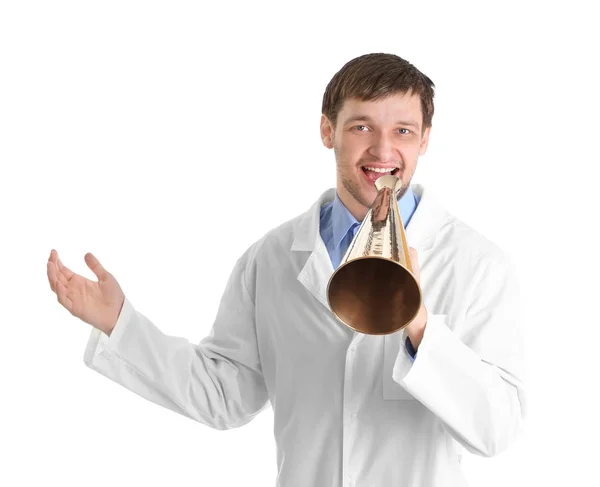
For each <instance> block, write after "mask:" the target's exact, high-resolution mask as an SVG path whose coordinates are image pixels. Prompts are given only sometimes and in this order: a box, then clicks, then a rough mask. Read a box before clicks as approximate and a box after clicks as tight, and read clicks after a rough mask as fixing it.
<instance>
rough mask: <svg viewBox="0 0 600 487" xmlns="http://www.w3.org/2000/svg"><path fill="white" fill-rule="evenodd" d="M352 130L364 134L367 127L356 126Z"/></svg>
mask: <svg viewBox="0 0 600 487" xmlns="http://www.w3.org/2000/svg"><path fill="white" fill-rule="evenodd" d="M354 130H356V131H358V132H366V131H368V130H369V127H367V126H366V125H356V126H355V127H354Z"/></svg>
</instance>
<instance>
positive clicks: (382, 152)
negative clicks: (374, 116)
mask: <svg viewBox="0 0 600 487" xmlns="http://www.w3.org/2000/svg"><path fill="white" fill-rule="evenodd" d="M369 153H370V154H371V155H372V156H374V157H376V158H377V160H378V161H380V162H388V161H390V160H391V159H392V158H393V154H394V146H393V142H392V139H391V137H390V135H388V134H384V133H375V134H374V135H373V137H372V138H371V147H370V148H369Z"/></svg>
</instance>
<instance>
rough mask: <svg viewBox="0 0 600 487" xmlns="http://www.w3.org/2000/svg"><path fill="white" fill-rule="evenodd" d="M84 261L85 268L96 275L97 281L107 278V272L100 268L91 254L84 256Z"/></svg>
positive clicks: (98, 262) (100, 265)
mask: <svg viewBox="0 0 600 487" xmlns="http://www.w3.org/2000/svg"><path fill="white" fill-rule="evenodd" d="M84 259H85V263H86V264H87V266H88V267H89V268H90V269H92V272H93V273H94V274H96V277H97V278H98V280H99V281H104V280H105V279H106V278H107V277H108V271H107V270H106V269H105V268H104V267H102V264H100V261H99V260H98V259H96V257H94V255H93V254H92V253H91V252H88V253H87V254H85V257H84Z"/></svg>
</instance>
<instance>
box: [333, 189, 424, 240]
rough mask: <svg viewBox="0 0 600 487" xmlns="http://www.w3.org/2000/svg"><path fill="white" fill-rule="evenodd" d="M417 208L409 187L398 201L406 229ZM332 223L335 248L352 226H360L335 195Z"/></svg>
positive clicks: (413, 194)
mask: <svg viewBox="0 0 600 487" xmlns="http://www.w3.org/2000/svg"><path fill="white" fill-rule="evenodd" d="M416 207H417V200H416V198H415V193H414V192H413V190H412V187H411V186H410V185H409V186H408V189H407V190H406V193H404V195H403V196H402V198H400V199H399V200H398V208H399V209H400V216H401V217H402V223H403V224H404V226H405V227H406V225H407V224H408V221H409V220H410V217H411V216H412V214H413V213H414V211H415V208H416ZM331 221H332V230H333V244H334V245H335V247H339V245H340V243H341V241H342V239H343V238H344V237H345V236H346V234H347V233H348V231H349V230H350V228H352V225H355V224H359V223H360V222H359V221H358V220H357V219H356V218H354V216H352V213H350V211H348V209H347V208H346V207H345V206H344V203H342V200H341V199H340V197H339V196H338V194H337V192H336V194H335V199H334V200H333V206H332V208H331Z"/></svg>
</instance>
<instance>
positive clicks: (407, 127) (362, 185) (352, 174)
mask: <svg viewBox="0 0 600 487" xmlns="http://www.w3.org/2000/svg"><path fill="white" fill-rule="evenodd" d="M336 122H337V123H336V126H335V129H334V128H333V124H332V123H331V122H330V121H329V120H328V119H327V118H326V117H325V116H322V117H321V139H322V140H323V144H324V145H325V147H327V148H329V149H332V148H333V150H334V152H335V159H336V165H337V192H338V194H339V196H340V199H341V200H342V202H343V203H344V205H345V206H346V207H347V208H348V210H349V211H350V212H351V213H352V214H353V215H354V217H355V218H356V219H357V220H359V221H361V220H362V219H363V218H364V217H365V215H366V213H367V211H368V210H369V208H370V206H371V204H372V203H373V200H374V199H375V196H376V195H377V189H376V188H375V180H376V179H377V178H378V177H381V176H383V175H385V174H392V175H394V176H397V177H399V178H401V179H402V182H403V188H404V189H403V192H402V194H404V191H405V189H406V188H407V187H408V184H409V183H410V181H411V179H412V177H413V174H414V172H415V169H416V167H417V159H418V158H419V156H420V155H422V154H424V153H425V151H426V150H427V144H428V141H429V132H430V128H429V127H428V128H427V129H426V130H425V132H423V133H422V126H423V125H422V124H423V115H422V113H421V100H420V98H419V96H418V95H402V94H396V95H390V96H388V97H386V98H382V99H379V100H375V101H360V100H358V99H356V98H350V99H348V100H346V101H345V102H344V104H343V106H342V109H341V110H340V111H339V113H338V116H337V121H336ZM369 168H370V169H380V170H382V169H392V172H391V173H390V172H375V171H372V170H370V169H369ZM400 196H401V195H400Z"/></svg>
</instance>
